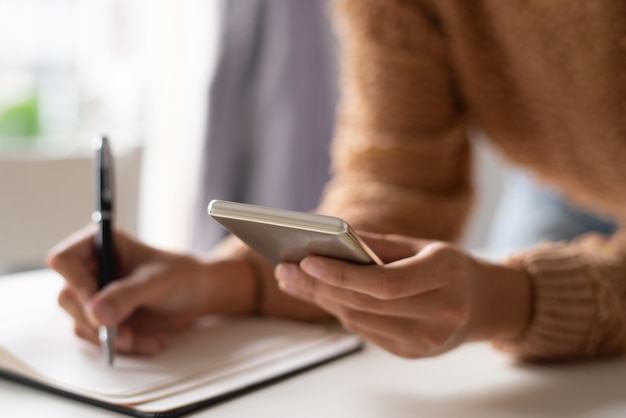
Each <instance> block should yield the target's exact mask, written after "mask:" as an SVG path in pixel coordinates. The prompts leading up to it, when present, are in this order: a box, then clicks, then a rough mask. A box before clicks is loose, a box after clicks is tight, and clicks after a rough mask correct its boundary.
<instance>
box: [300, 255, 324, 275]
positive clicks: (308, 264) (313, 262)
mask: <svg viewBox="0 0 626 418" xmlns="http://www.w3.org/2000/svg"><path fill="white" fill-rule="evenodd" d="M300 267H302V270H304V271H305V273H307V274H308V275H309V276H313V277H315V278H316V279H319V278H320V276H321V275H322V263H321V262H320V260H318V259H316V258H305V259H304V260H302V262H301V263H300Z"/></svg>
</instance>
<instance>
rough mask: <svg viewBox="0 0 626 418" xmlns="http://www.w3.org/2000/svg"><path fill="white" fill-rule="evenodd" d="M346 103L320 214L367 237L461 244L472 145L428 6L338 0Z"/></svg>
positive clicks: (395, 1)
mask: <svg viewBox="0 0 626 418" xmlns="http://www.w3.org/2000/svg"><path fill="white" fill-rule="evenodd" d="M334 16H335V23H336V29H337V31H338V34H339V39H340V42H341V45H340V51H341V53H340V58H341V68H342V74H341V80H342V84H341V96H342V97H341V101H340V105H339V109H338V118H337V120H338V121H337V126H336V131H335V137H334V140H333V144H332V149H331V152H332V157H333V158H332V161H333V165H332V172H333V173H332V174H333V175H332V180H331V181H330V182H329V184H328V185H327V187H326V189H325V192H324V195H323V198H322V201H321V204H320V207H319V208H318V211H319V212H322V213H326V214H331V215H336V216H340V217H342V218H344V219H346V220H347V221H348V222H349V223H351V224H352V225H353V226H356V227H357V228H359V229H364V230H369V231H375V232H385V233H401V234H404V235H413V236H419V237H422V238H432V239H443V240H453V239H456V238H457V237H458V236H459V234H460V232H461V231H462V226H463V222H464V218H465V216H466V214H467V212H468V210H469V205H470V202H471V194H472V193H471V187H470V178H469V173H470V161H471V158H470V157H471V156H470V146H469V143H468V140H467V137H466V124H465V120H464V119H465V118H464V111H463V106H462V104H461V101H460V99H459V97H458V94H457V91H456V86H455V82H454V77H453V72H452V70H451V68H450V66H449V62H448V61H449V60H448V56H447V53H446V48H445V43H444V39H443V35H442V33H441V30H440V28H439V27H438V23H437V20H436V18H435V16H434V15H433V14H432V13H430V11H429V9H428V8H427V7H426V6H425V5H423V4H421V3H420V2H419V1H413V2H407V1H402V0H367V1H363V0H337V1H336V2H335V9H334Z"/></svg>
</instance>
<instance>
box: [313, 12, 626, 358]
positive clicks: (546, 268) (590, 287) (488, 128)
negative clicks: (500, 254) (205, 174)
mask: <svg viewBox="0 0 626 418" xmlns="http://www.w3.org/2000/svg"><path fill="white" fill-rule="evenodd" d="M334 15H335V19H336V23H337V25H336V27H337V31H338V35H339V39H340V42H341V62H342V99H341V103H340V105H339V109H338V125H337V128H336V135H335V139H334V142H333V146H332V153H333V168H332V170H333V178H332V180H331V182H330V183H329V185H328V187H327V188H326V191H325V194H324V197H323V200H322V203H321V206H320V208H319V210H320V211H321V212H324V213H329V214H334V215H339V216H341V217H343V218H345V219H347V220H348V221H349V223H351V224H353V225H354V226H356V227H357V228H359V229H363V230H369V231H377V232H387V233H400V234H404V235H413V236H417V237H422V238H433V239H442V240H454V239H455V238H457V237H458V236H459V234H460V232H461V231H462V228H463V225H464V221H465V219H466V215H467V213H468V210H469V208H470V205H471V201H472V187H471V184H472V180H471V146H470V142H469V140H468V135H467V133H468V131H469V130H470V129H474V128H478V129H481V130H483V131H485V132H486V133H487V136H488V137H489V138H490V141H492V143H493V145H494V147H495V148H496V149H497V150H499V151H500V152H501V154H502V156H503V157H504V158H505V159H506V160H508V161H509V162H510V163H511V164H515V165H518V166H521V167H524V168H526V169H528V170H530V171H531V172H532V173H534V175H535V176H536V177H537V178H538V179H539V180H540V181H543V182H545V183H546V184H549V185H551V186H553V187H557V188H559V189H560V190H561V191H562V192H563V193H564V195H565V196H567V197H568V198H569V199H570V200H571V202H573V203H574V204H576V205H580V206H581V207H584V208H586V209H588V210H591V211H594V212H595V213H598V214H602V215H608V216H610V217H612V218H614V219H617V220H618V221H620V223H621V221H622V220H623V219H625V218H626V184H625V180H626V2H624V1H616V0H596V1H584V2H583V1H580V2H578V1H577V2H572V1H568V0H556V1H548V2H529V1H525V0H511V1H498V0H474V1H446V0H441V1H437V0H431V1H427V0H336V3H335V8H334ZM625 237H626V233H624V232H622V229H619V231H618V232H617V233H616V234H615V236H613V237H601V236H595V235H594V236H587V237H583V238H581V239H578V240H576V241H574V242H568V243H554V244H545V245H542V246H540V247H538V248H536V249H532V250H531V251H527V252H524V253H521V254H518V255H515V256H513V257H512V258H511V259H509V260H507V261H506V263H508V264H510V265H512V266H517V267H521V268H523V269H525V270H526V272H527V273H528V275H529V277H531V281H532V285H533V315H532V319H531V322H530V324H529V326H528V328H527V329H526V331H525V332H524V334H523V335H522V336H521V337H520V338H519V339H518V340H515V341H499V342H497V344H498V345H499V346H500V347H502V348H505V349H507V350H510V351H512V352H514V353H516V354H517V355H519V356H520V357H524V358H559V359H560V358H586V357H596V356H608V355H616V354H621V353H624V352H626V239H625Z"/></svg>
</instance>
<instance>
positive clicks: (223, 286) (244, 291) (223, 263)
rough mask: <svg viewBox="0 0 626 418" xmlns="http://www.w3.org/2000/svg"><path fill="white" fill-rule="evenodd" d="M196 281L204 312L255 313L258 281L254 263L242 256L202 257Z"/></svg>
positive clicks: (226, 313) (227, 313)
mask: <svg viewBox="0 0 626 418" xmlns="http://www.w3.org/2000/svg"><path fill="white" fill-rule="evenodd" d="M196 280H198V282H199V283H200V286H199V289H200V291H201V294H202V295H203V298H204V301H203V304H202V305H203V306H204V312H203V313H204V314H214V313H217V314H225V315H243V314H250V313H252V312H254V310H255V305H256V300H257V293H258V288H257V286H258V283H257V280H256V278H255V272H254V270H253V268H252V266H251V265H250V264H249V263H248V262H247V261H245V260H239V259H222V258H218V259H205V260H200V262H199V269H198V272H197V276H196Z"/></svg>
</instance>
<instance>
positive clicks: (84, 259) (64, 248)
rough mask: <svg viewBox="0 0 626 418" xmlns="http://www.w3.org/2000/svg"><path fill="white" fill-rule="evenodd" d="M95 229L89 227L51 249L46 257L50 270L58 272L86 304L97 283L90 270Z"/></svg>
mask: <svg viewBox="0 0 626 418" xmlns="http://www.w3.org/2000/svg"><path fill="white" fill-rule="evenodd" d="M94 233H95V227H94V226H93V225H89V226H87V227H86V228H83V229H81V230H79V231H78V232H76V233H74V234H73V235H71V236H69V237H68V238H67V239H65V240H63V241H62V242H60V243H59V244H57V245H56V246H55V247H53V248H52V249H51V250H50V252H49V253H48V256H47V264H48V266H50V268H52V269H54V270H56V271H57V272H59V273H60V274H61V275H62V276H63V277H64V278H65V280H66V281H67V282H68V283H70V284H71V285H73V286H74V287H75V288H76V289H77V294H78V296H80V298H81V300H82V301H83V302H86V301H87V300H88V299H89V298H90V297H91V296H92V295H94V294H95V293H96V292H97V290H98V289H97V281H96V278H95V275H94V273H93V271H92V269H91V266H92V264H93V263H94V261H95V258H94V244H93V237H94Z"/></svg>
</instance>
